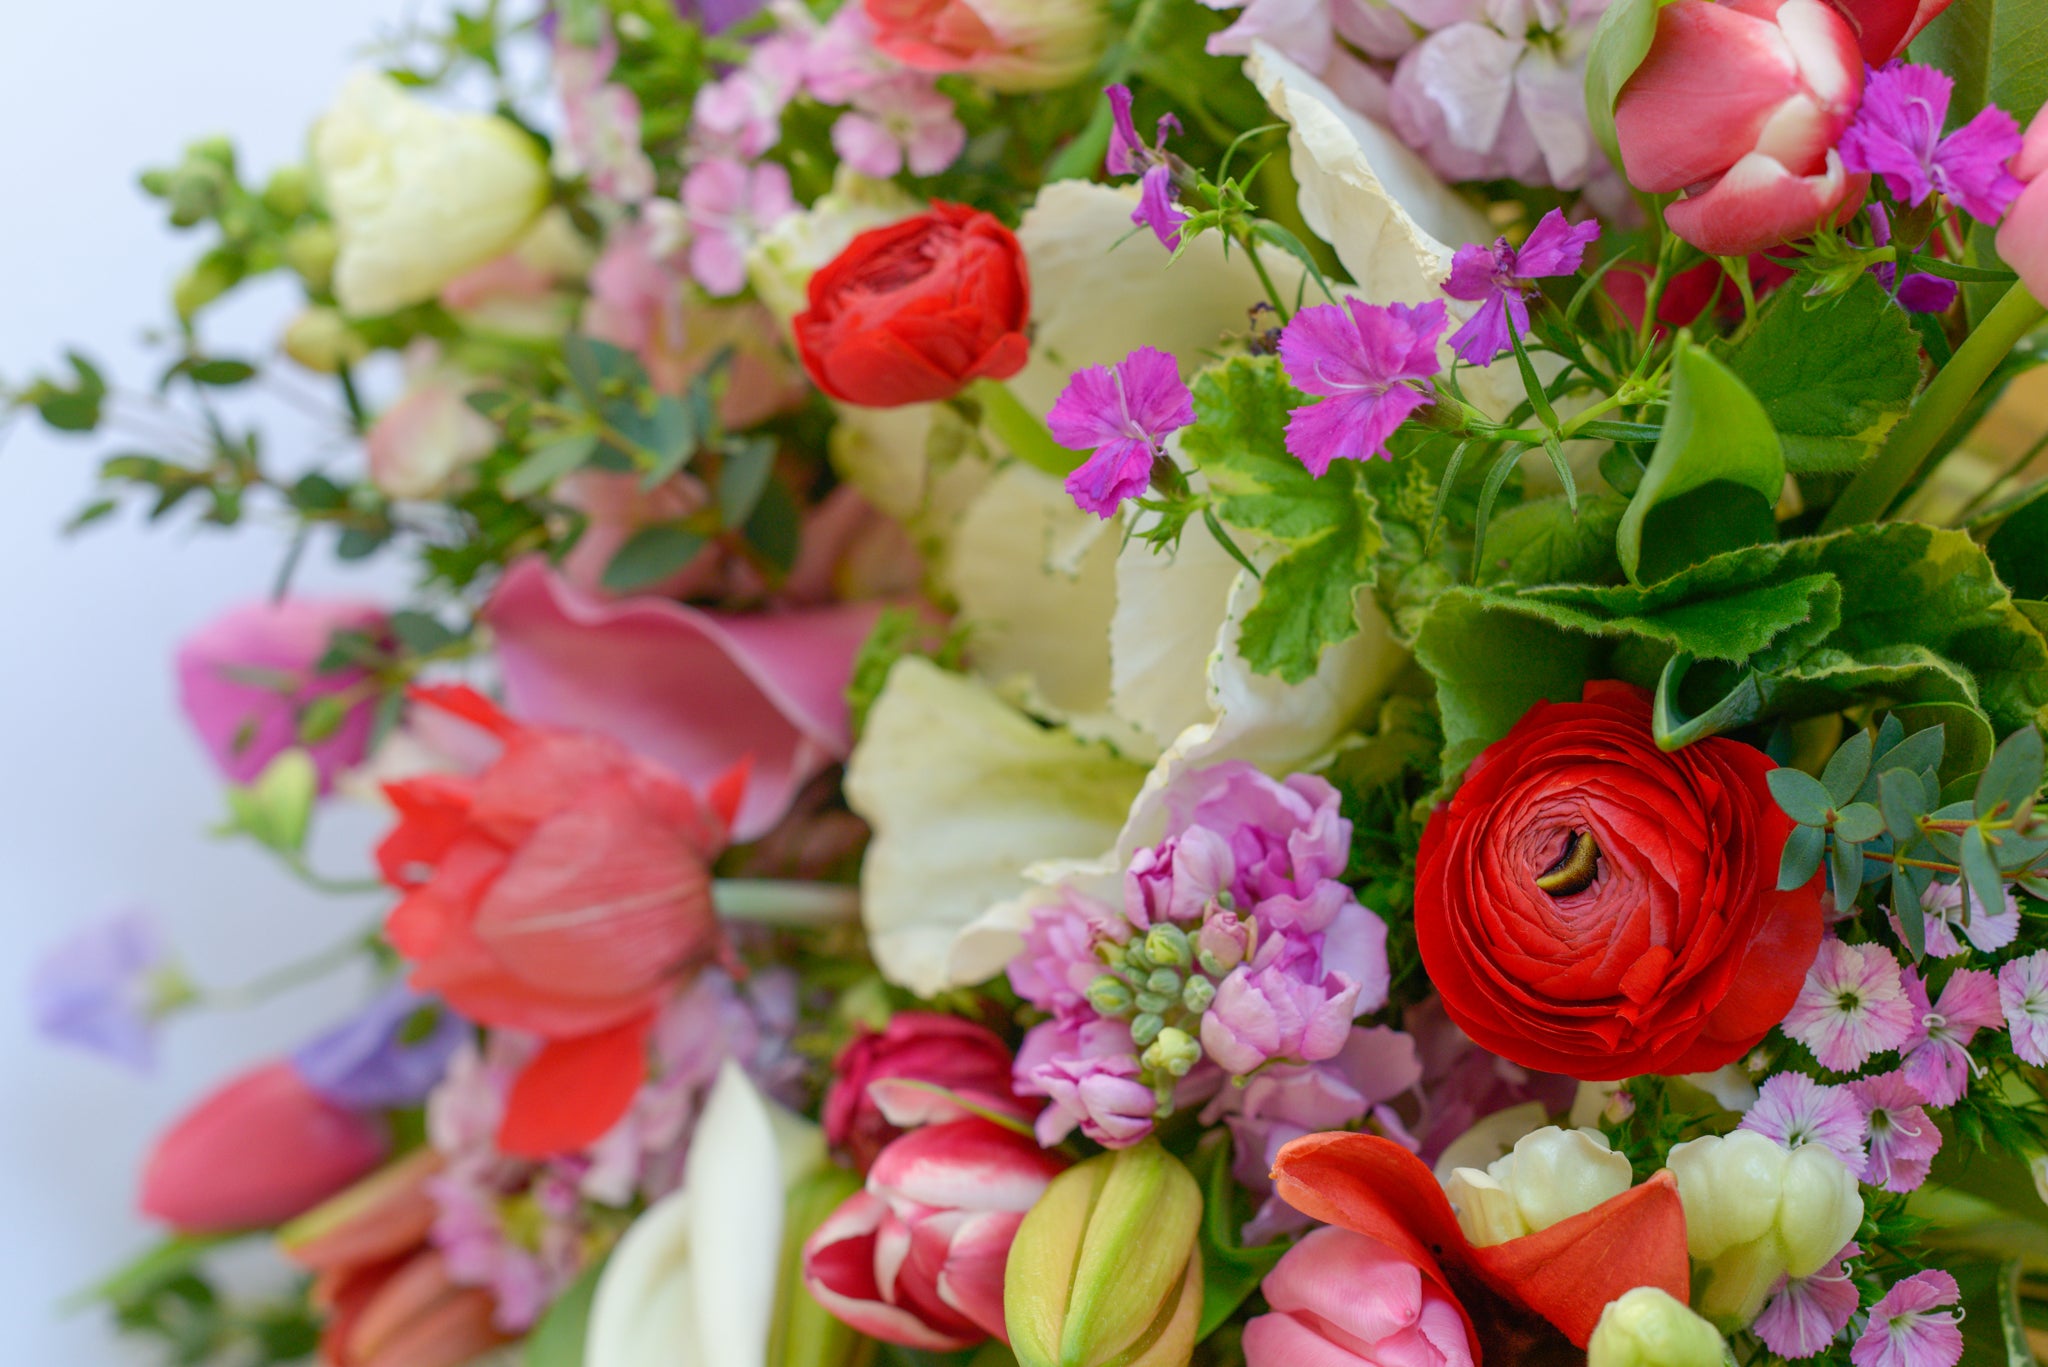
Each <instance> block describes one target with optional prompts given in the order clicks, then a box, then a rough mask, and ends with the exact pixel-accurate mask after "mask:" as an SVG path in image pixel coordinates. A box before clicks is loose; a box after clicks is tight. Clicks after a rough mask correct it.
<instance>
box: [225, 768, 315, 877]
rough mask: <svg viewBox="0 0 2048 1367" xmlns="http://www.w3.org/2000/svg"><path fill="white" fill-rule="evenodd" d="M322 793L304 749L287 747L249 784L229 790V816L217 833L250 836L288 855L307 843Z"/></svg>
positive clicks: (295, 853) (299, 850) (301, 848)
mask: <svg viewBox="0 0 2048 1367" xmlns="http://www.w3.org/2000/svg"><path fill="white" fill-rule="evenodd" d="M319 793H320V776H319V772H318V771H317V770H316V769H315V768H314V766H313V757H312V756H311V755H309V754H307V753H306V752H305V751H304V750H286V751H285V752H283V753H282V754H280V755H279V756H278V757H277V758H276V759H274V760H272V761H271V762H270V763H269V764H268V765H267V766H266V767H265V768H264V770H263V772H262V773H261V774H259V775H257V777H256V781H255V782H254V783H251V784H249V785H247V786H246V787H237V786H234V785H230V786H229V787H228V790H227V798H228V819H227V821H226V822H225V823H224V824H223V825H222V826H221V828H220V830H219V831H218V832H217V833H218V834H221V835H246V836H248V837H249V838H250V839H252V840H254V841H256V842H257V843H258V844H260V845H262V846H264V847H265V848H267V849H270V850H274V851H276V852H277V853H278V854H281V855H284V856H286V857H288V858H292V857H296V856H297V855H298V854H299V853H300V852H301V851H302V850H303V849H305V846H306V830H307V827H308V826H309V825H310V824H311V822H312V820H313V801H314V799H315V798H317V797H318V796H319Z"/></svg>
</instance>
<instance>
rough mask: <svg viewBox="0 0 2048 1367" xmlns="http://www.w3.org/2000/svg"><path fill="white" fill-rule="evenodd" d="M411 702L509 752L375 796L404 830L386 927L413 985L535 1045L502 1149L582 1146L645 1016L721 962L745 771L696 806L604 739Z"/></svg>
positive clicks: (627, 1073)
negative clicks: (721, 896)
mask: <svg viewBox="0 0 2048 1367" xmlns="http://www.w3.org/2000/svg"><path fill="white" fill-rule="evenodd" d="M415 697H416V698H417V699H418V700H419V701H421V702H424V703H427V704H428V705H431V706H436V707H440V708H442V709H443V710H445V711H448V712H452V713H454V714H456V715H458V716H461V717H462V718H464V719H465V720H467V721H470V722H472V723H474V724H476V725H477V726H480V727H482V728H483V729H485V730H486V731H489V732H490V733H491V734H492V735H494V736H496V737H497V738H498V739H499V741H500V742H501V743H502V745H503V750H502V752H501V753H500V754H499V756H498V758H497V759H496V760H495V761H494V762H493V763H492V764H491V765H490V766H489V767H488V768H486V769H484V771H483V772H482V773H480V774H478V775H476V776H474V777H469V776H463V775H453V774H430V775H427V776H425V777H421V778H415V779H408V780H405V781H403V782H399V783H392V784H388V785H386V787H385V790H384V791H385V793H386V795H387V796H388V797H389V798H390V799H391V802H392V804H393V805H394V806H395V807H397V809H398V817H399V821H398V825H397V826H396V827H395V828H394V829H393V830H392V832H391V834H390V835H388V836H386V837H385V839H384V843H383V844H382V845H380V846H379V847H378V849H377V862H378V866H379V868H380V869H382V871H383V874H384V878H385V881H386V882H388V883H390V884H391V885H392V886H393V887H395V888H398V889H399V890H400V891H402V892H404V894H405V897H404V900H402V901H401V902H399V904H398V905H397V907H395V908H394V909H393V910H392V912H391V916H390V919H389V921H388V922H387V923H386V925H385V931H386V933H387V934H388V935H389V936H390V939H391V943H392V944H393V946H395V947H396V948H397V950H398V952H399V953H400V954H402V955H404V956H405V957H406V958H407V959H408V960H410V961H411V962H412V965H413V970H412V975H411V982H412V984H413V986H415V987H417V988H419V989H420V990H421V991H423V992H435V993H439V994H440V996H441V997H442V998H443V999H444V1000H445V1001H446V1002H447V1003H448V1005H449V1006H450V1007H452V1008H453V1009H454V1010H456V1011H457V1012H459V1013H461V1014H462V1015H464V1016H467V1017H468V1018H470V1019H471V1020H475V1021H479V1022H482V1023H483V1024H485V1025H492V1026H500V1027H504V1028H508V1029H514V1030H525V1031H529V1032H531V1033H533V1034H536V1035H540V1036H542V1037H543V1038H544V1039H545V1040H546V1041H547V1044H546V1046H545V1047H544V1048H543V1049H542V1050H541V1051H540V1053H539V1054H538V1055H536V1056H535V1057H534V1059H533V1061H532V1062H531V1063H529V1064H528V1065H527V1066H526V1068H525V1070H524V1071H523V1072H522V1073H521V1074H520V1076H519V1078H518V1079H517V1080H516V1081H515V1082H514V1084H513V1088H512V1093H511V1096H510V1097H509V1099H508V1101H507V1104H506V1114H505V1120H504V1124H503V1126H502V1127H501V1129H500V1131H499V1134H498V1145H499V1147H500V1148H502V1149H504V1150H505V1151H506V1152H508V1153H516V1154H520V1155H524V1156H529V1157H545V1156H547V1155H550V1154H555V1153H563V1152H567V1151H570V1150H573V1149H578V1148H581V1147H583V1146H585V1145H587V1144H589V1143H590V1142H591V1141H593V1140H595V1139H596V1138H598V1136H600V1135H602V1134H603V1133H604V1132H605V1131H606V1130H608V1129H610V1128H611V1126H612V1123H613V1122H614V1121H616V1120H617V1119H618V1118H619V1116H621V1115H622V1114H624V1113H625V1110H626V1107H627V1106H628V1105H629V1104H630V1103H631V1101H632V1099H633V1094H634V1093H635V1092H636V1091H638V1090H639V1087H640V1084H641V1082H642V1081H644V1080H645V1077H646V1071H647V1064H646V1050H645V1045H646V1039H647V1032H648V1030H649V1028H650V1027H651V1025H652V1024H653V1021H654V1016H655V1013H656V1010H657V1009H658V1008H659V1006H660V1005H661V1003H662V1002H663V1001H664V1000H665V999H666V998H667V997H668V995H669V994H670V993H671V992H673V991H674V990H675V987H676V985H677V983H678V982H679V981H680V980H681V979H682V978H683V977H685V976H686V975H687V974H689V973H690V972H692V971H693V970H695V969H697V968H698V967H700V966H702V965H703V964H704V963H705V962H706V961H707V960H709V959H712V958H714V957H716V956H717V955H718V954H719V953H720V952H721V948H722V945H723V940H722V937H721V936H720V934H719V928H718V920H717V917H716V914H715V913H714V912H713V910H712V905H711V874H710V862H711V860H712V858H713V856H715V855H716V854H717V853H718V851H719V850H720V849H721V848H722V847H723V846H724V844H725V841H726V833H727V831H728V830H729V829H730V828H731V824H732V819H733V814H734V812H735V810H736V809H737V807H738V803H739V796H740V789H741V786H742V784H743V782H744V778H745V774H744V770H743V769H742V770H735V771H734V773H732V774H730V775H728V776H727V777H726V778H725V779H722V780H720V781H719V783H717V784H716V785H714V786H713V788H712V790H711V791H710V793H708V794H707V796H706V798H705V799H704V800H702V801H700V800H699V799H698V798H697V796H696V795H695V794H693V793H692V792H691V791H690V790H689V789H688V788H687V787H685V786H684V785H683V784H682V783H681V782H679V781H678V780H676V779H675V778H674V777H672V776H671V775H670V774H669V773H668V771H667V770H665V769H662V768H660V767H658V766H656V765H654V764H651V763H649V762H648V761H646V760H644V759H641V758H639V757H638V756H636V755H634V754H633V753H632V752H631V751H629V750H627V749H626V748H625V747H624V746H623V745H621V744H619V743H618V742H617V741H615V740H612V739H610V738H608V737H604V736H598V735H593V734H590V733H588V732H579V731H563V730H556V729H553V728H549V727H537V726H524V725H521V724H520V723H518V722H515V721H513V720H512V719H511V718H509V717H507V716H505V715H504V714H503V713H501V712H499V711H498V710H497V708H495V707H493V706H492V705H491V704H490V703H489V702H488V701H487V700H485V699H484V698H483V697H481V696H479V695H478V694H476V693H474V692H472V691H471V690H469V689H466V688H429V689H419V690H416V691H415Z"/></svg>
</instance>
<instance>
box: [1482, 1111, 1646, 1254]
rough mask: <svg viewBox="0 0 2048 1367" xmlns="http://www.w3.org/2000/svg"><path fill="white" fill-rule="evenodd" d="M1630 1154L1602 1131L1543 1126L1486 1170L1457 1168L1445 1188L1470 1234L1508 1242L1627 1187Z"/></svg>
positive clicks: (1484, 1241) (1487, 1241)
mask: <svg viewBox="0 0 2048 1367" xmlns="http://www.w3.org/2000/svg"><path fill="white" fill-rule="evenodd" d="M1633 1180H1634V1176H1633V1174H1632V1173H1631V1172H1630V1170H1629V1165H1628V1159H1627V1158H1625V1157H1623V1156H1622V1155H1621V1154H1618V1153H1615V1152H1614V1151H1613V1149H1612V1148H1611V1147H1610V1146H1609V1145H1608V1142H1607V1137H1606V1136H1605V1135H1603V1134H1601V1133H1599V1132H1598V1131H1597V1130H1564V1129H1559V1128H1558V1127H1557V1126H1555V1125H1546V1126H1544V1127H1543V1128H1542V1129H1540V1130H1536V1131H1534V1132H1533V1133H1531V1134H1526V1135H1523V1136H1522V1137H1521V1138H1520V1139H1518V1140H1516V1141H1515V1147H1514V1149H1513V1150H1512V1151H1511V1152H1509V1153H1508V1154H1507V1155H1506V1156H1505V1157H1503V1158H1500V1159H1496V1160H1495V1161H1494V1162H1493V1163H1492V1164H1491V1165H1489V1166H1488V1168H1487V1170H1486V1171H1485V1172H1479V1171H1477V1170H1476V1169H1473V1168H1459V1169H1457V1170H1456V1171H1455V1172H1453V1173H1452V1174H1451V1180H1450V1181H1449V1182H1448V1183H1447V1184H1446V1190H1447V1192H1448V1194H1449V1196H1450V1199H1451V1205H1452V1207H1453V1208H1454V1209H1455V1210H1456V1211H1457V1212H1458V1223H1459V1225H1460V1226H1461V1227H1462V1228H1463V1229H1464V1231H1465V1237H1466V1238H1468V1239H1470V1240H1471V1241H1472V1242H1473V1243H1474V1244H1477V1245H1479V1246H1481V1247H1485V1246H1486V1245H1488V1244H1498V1243H1505V1242H1506V1241H1507V1240H1509V1239H1518V1238H1520V1237H1521V1236H1523V1235H1524V1234H1534V1233H1536V1232H1537V1231H1539V1230H1545V1229H1549V1228H1550V1227H1551V1226H1552V1225H1554V1224H1556V1223H1558V1222H1559V1221H1560V1220H1568V1219H1570V1218H1571V1217H1572V1216H1574V1215H1579V1214H1582V1213H1583V1212H1585V1211H1589V1210H1591V1209H1592V1208H1593V1207H1595V1206H1597V1205H1599V1204H1600V1203H1601V1202H1603V1201H1607V1200H1611V1199H1613V1198H1614V1197H1616V1196H1619V1195H1621V1194H1622V1193H1623V1192H1625V1191H1627V1190H1628V1189H1629V1186H1630V1184H1631V1183H1632V1182H1633Z"/></svg>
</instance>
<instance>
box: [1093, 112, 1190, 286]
mask: <svg viewBox="0 0 2048 1367" xmlns="http://www.w3.org/2000/svg"><path fill="white" fill-rule="evenodd" d="M1103 93H1104V94H1105V95H1107V96H1109V112H1110V116H1111V119H1112V126H1111V129H1110V134H1109V151H1108V153H1107V155H1106V156H1105V157H1104V158H1103V166H1104V168H1105V169H1107V170H1108V172H1109V173H1110V174H1111V175H1113V176H1137V177H1138V178H1139V180H1138V207H1137V209H1136V210H1135V211H1133V212H1132V214H1131V222H1133V223H1136V224H1138V225H1139V226H1141V227H1146V228H1150V229H1151V230H1152V235H1153V236H1154V237H1157V238H1158V239H1159V241H1160V244H1161V245H1162V246H1164V247H1166V248H1167V249H1168V250H1169V251H1171V250H1174V249H1176V248H1178V247H1179V246H1180V228H1181V225H1182V224H1183V223H1186V222H1187V221H1188V216H1187V214H1186V212H1185V211H1183V210H1182V209H1181V207H1180V206H1179V205H1178V204H1176V203H1174V198H1173V162H1172V159H1171V158H1170V157H1169V156H1168V155H1167V152H1166V140H1167V138H1169V137H1171V136H1174V135H1176V134H1178V133H1179V132H1180V120H1179V119H1177V118H1175V117H1174V116H1173V115H1171V114H1162V115H1160V116H1159V124H1158V127H1157V128H1156V129H1155V130H1154V133H1153V140H1152V145H1151V146H1149V147H1148V146H1146V145H1145V142H1144V141H1143V139H1141V138H1139V136H1138V126H1137V124H1136V123H1134V122H1133V121H1132V119H1131V88H1130V87H1129V86H1127V85H1113V86H1110V87H1109V88H1108V89H1107V90H1105V91H1104V92H1103Z"/></svg>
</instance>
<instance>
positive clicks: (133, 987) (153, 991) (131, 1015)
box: [28, 911, 176, 1073]
mask: <svg viewBox="0 0 2048 1367" xmlns="http://www.w3.org/2000/svg"><path fill="white" fill-rule="evenodd" d="M175 981H176V977H175V971H174V970H172V969H171V967H170V956H169V952H168V951H167V950H166V949H165V947H164V943H163V937H162V936H161V935H159V934H158V932H157V928H156V923H155V922H154V921H152V920H151V919H150V918H149V916H148V915H147V914H146V913H144V912H140V911H129V912H123V913H122V914H121V915H119V916H115V917H113V918H111V919H110V920H107V921H104V922H102V923H100V924H99V925H96V926H90V927H88V928H86V929H85V930H82V931H80V932H78V933H77V934H76V935H73V936H71V937H70V938H69V939H67V940H64V941H63V942H61V943H59V944H57V945H56V946H54V947H53V948H52V949H51V950H50V951H49V952H48V953H47V954H45V955H44V956H43V958H42V961H41V962H40V963H38V964H37V965H36V968H35V973H34V976H33V977H32V978H31V979H30V982H29V989H28V993H29V1011H30V1013H31V1014H32V1015H33V1017H34V1019H35V1024H36V1029H37V1031H38V1032H40V1033H41V1034H42V1035H43V1037H44V1038H46V1039H50V1040H55V1041H57V1042H59V1043H62V1044H69V1045H71V1046H73V1047H75V1048H79V1049H85V1050H89V1051H90V1052H92V1053H95V1054H99V1055H102V1056H104V1057H106V1058H109V1059H112V1060H113V1061H114V1062H116V1063H119V1064H121V1065H123V1066H124V1067H127V1068H129V1069H132V1070H133V1071H135V1072H137V1073H147V1072H149V1071H150V1069H151V1068H153V1067H155V1066H156V1019H157V1017H158V1015H159V1014H160V1008H161V1007H162V1006H163V1005H164V1000H163V998H164V996H165V993H164V991H163V990H162V989H163V988H164V986H165V984H166V983H167V982H171V983H175Z"/></svg>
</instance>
